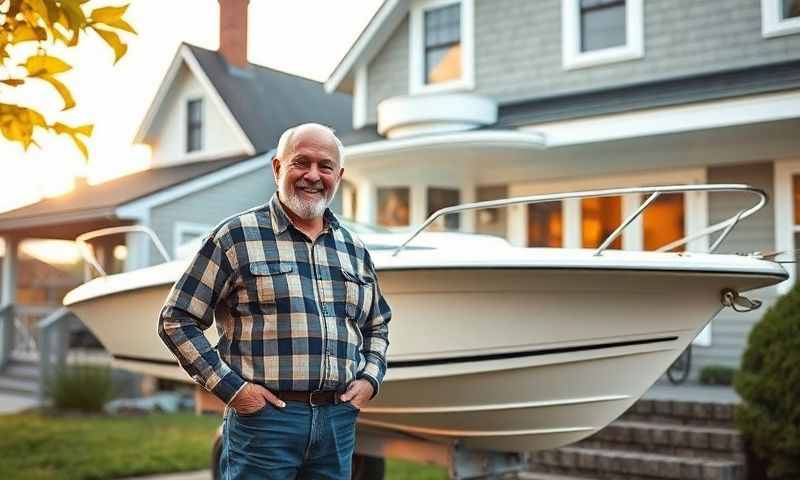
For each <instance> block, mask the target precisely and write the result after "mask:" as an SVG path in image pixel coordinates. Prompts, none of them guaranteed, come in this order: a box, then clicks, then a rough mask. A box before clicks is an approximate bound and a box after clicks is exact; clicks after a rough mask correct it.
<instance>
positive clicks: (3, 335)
mask: <svg viewBox="0 0 800 480" xmlns="http://www.w3.org/2000/svg"><path fill="white" fill-rule="evenodd" d="M13 348H14V304H13V303H7V304H5V305H2V306H0V370H2V369H3V368H5V366H6V364H7V363H8V361H9V360H10V359H11V350H12V349H13Z"/></svg>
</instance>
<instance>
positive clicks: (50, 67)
mask: <svg viewBox="0 0 800 480" xmlns="http://www.w3.org/2000/svg"><path fill="white" fill-rule="evenodd" d="M19 65H20V66H24V67H25V68H26V69H27V70H28V75H29V76H31V77H39V76H43V75H55V74H57V73H62V72H66V71H67V70H70V69H71V68H72V67H70V66H69V65H67V64H66V63H65V62H64V61H63V60H61V59H60V58H57V57H51V56H50V55H31V56H30V57H28V60H26V61H25V63H24V64H23V63H20V64H19Z"/></svg>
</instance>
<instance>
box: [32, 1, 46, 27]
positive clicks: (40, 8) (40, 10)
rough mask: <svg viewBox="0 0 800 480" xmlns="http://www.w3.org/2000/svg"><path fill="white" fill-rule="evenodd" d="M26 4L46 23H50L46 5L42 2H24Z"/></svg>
mask: <svg viewBox="0 0 800 480" xmlns="http://www.w3.org/2000/svg"><path fill="white" fill-rule="evenodd" d="M26 3H27V4H28V6H29V7H31V9H32V10H33V11H34V12H36V13H37V14H38V15H39V16H40V17H42V19H43V20H44V21H45V22H46V23H50V12H48V11H47V5H45V3H44V0H26Z"/></svg>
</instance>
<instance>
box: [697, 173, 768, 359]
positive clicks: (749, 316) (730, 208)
mask: <svg viewBox="0 0 800 480" xmlns="http://www.w3.org/2000/svg"><path fill="white" fill-rule="evenodd" d="M707 178H708V182H709V183H747V184H749V185H752V186H754V187H757V188H761V189H762V190H764V191H766V192H767V195H769V196H770V198H771V197H772V193H773V190H774V188H773V184H774V182H773V164H772V162H760V163H750V164H743V165H732V166H724V167H713V168H709V169H708V174H707ZM753 198H754V197H753ZM749 205H752V200H751V198H748V196H746V195H742V194H733V193H731V194H727V193H719V194H711V195H710V196H709V199H708V209H709V222H718V221H721V220H724V219H725V218H728V217H730V216H731V215H735V214H736V212H738V211H739V210H741V209H742V208H746V207H747V206H749ZM774 222H775V214H774V209H773V205H772V203H771V202H770V203H768V204H767V206H766V207H764V209H763V210H761V211H760V212H759V213H757V214H756V215H754V216H752V217H750V218H748V219H745V220H743V221H742V223H741V224H740V225H738V226H737V227H736V229H735V230H734V231H733V232H732V233H731V235H730V237H729V238H727V239H726V240H725V242H724V243H723V244H722V246H721V247H720V249H719V251H720V252H721V253H732V252H742V253H747V252H753V251H755V250H762V251H763V250H771V249H772V248H774V246H775V233H774V232H775V227H774ZM746 295H747V296H748V297H750V298H757V299H759V300H763V301H764V303H765V305H764V306H763V307H761V309H759V310H756V311H755V312H749V313H737V312H734V311H732V310H730V309H728V308H726V309H724V310H722V311H721V312H720V313H719V315H718V316H717V317H716V319H715V320H714V323H713V324H712V329H711V346H710V347H708V348H705V347H698V348H695V349H694V351H693V358H694V367H693V370H694V372H695V373H699V372H700V370H701V369H702V368H703V367H704V366H707V365H725V366H729V367H734V368H736V367H738V366H739V361H740V359H741V355H742V353H743V352H744V349H745V347H746V346H747V337H748V335H749V334H750V330H751V329H752V328H753V325H754V324H755V323H756V322H757V321H758V320H759V319H760V318H761V316H762V315H764V312H766V310H767V307H768V306H769V305H770V304H772V303H773V302H774V301H775V299H776V298H777V291H776V289H775V288H774V287H772V288H767V289H761V290H757V291H755V292H751V293H748V294H746Z"/></svg>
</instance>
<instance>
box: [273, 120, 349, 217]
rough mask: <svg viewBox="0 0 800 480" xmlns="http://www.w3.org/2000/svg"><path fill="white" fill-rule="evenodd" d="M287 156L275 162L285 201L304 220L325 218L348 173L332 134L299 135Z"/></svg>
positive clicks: (318, 131)
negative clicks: (343, 175)
mask: <svg viewBox="0 0 800 480" xmlns="http://www.w3.org/2000/svg"><path fill="white" fill-rule="evenodd" d="M284 155H285V158H283V159H278V158H275V159H273V161H272V168H273V171H274V174H275V183H276V184H277V185H278V194H279V196H280V199H281V201H282V202H283V203H284V205H286V206H287V207H288V208H289V209H290V210H291V211H292V212H293V213H294V214H295V215H297V216H298V217H300V218H302V219H305V220H310V219H312V218H317V217H321V216H322V214H323V213H325V209H326V208H327V207H328V205H330V203H331V201H333V196H334V195H335V194H336V189H337V188H338V187H339V182H340V180H341V178H342V174H343V173H344V169H343V168H341V167H340V166H339V150H338V149H337V147H336V142H335V141H334V139H333V138H332V134H331V133H330V132H328V131H327V130H323V129H321V128H304V129H302V130H299V131H296V132H295V133H294V135H292V139H291V142H290V145H289V147H288V148H287V149H286V153H285V154H284Z"/></svg>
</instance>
